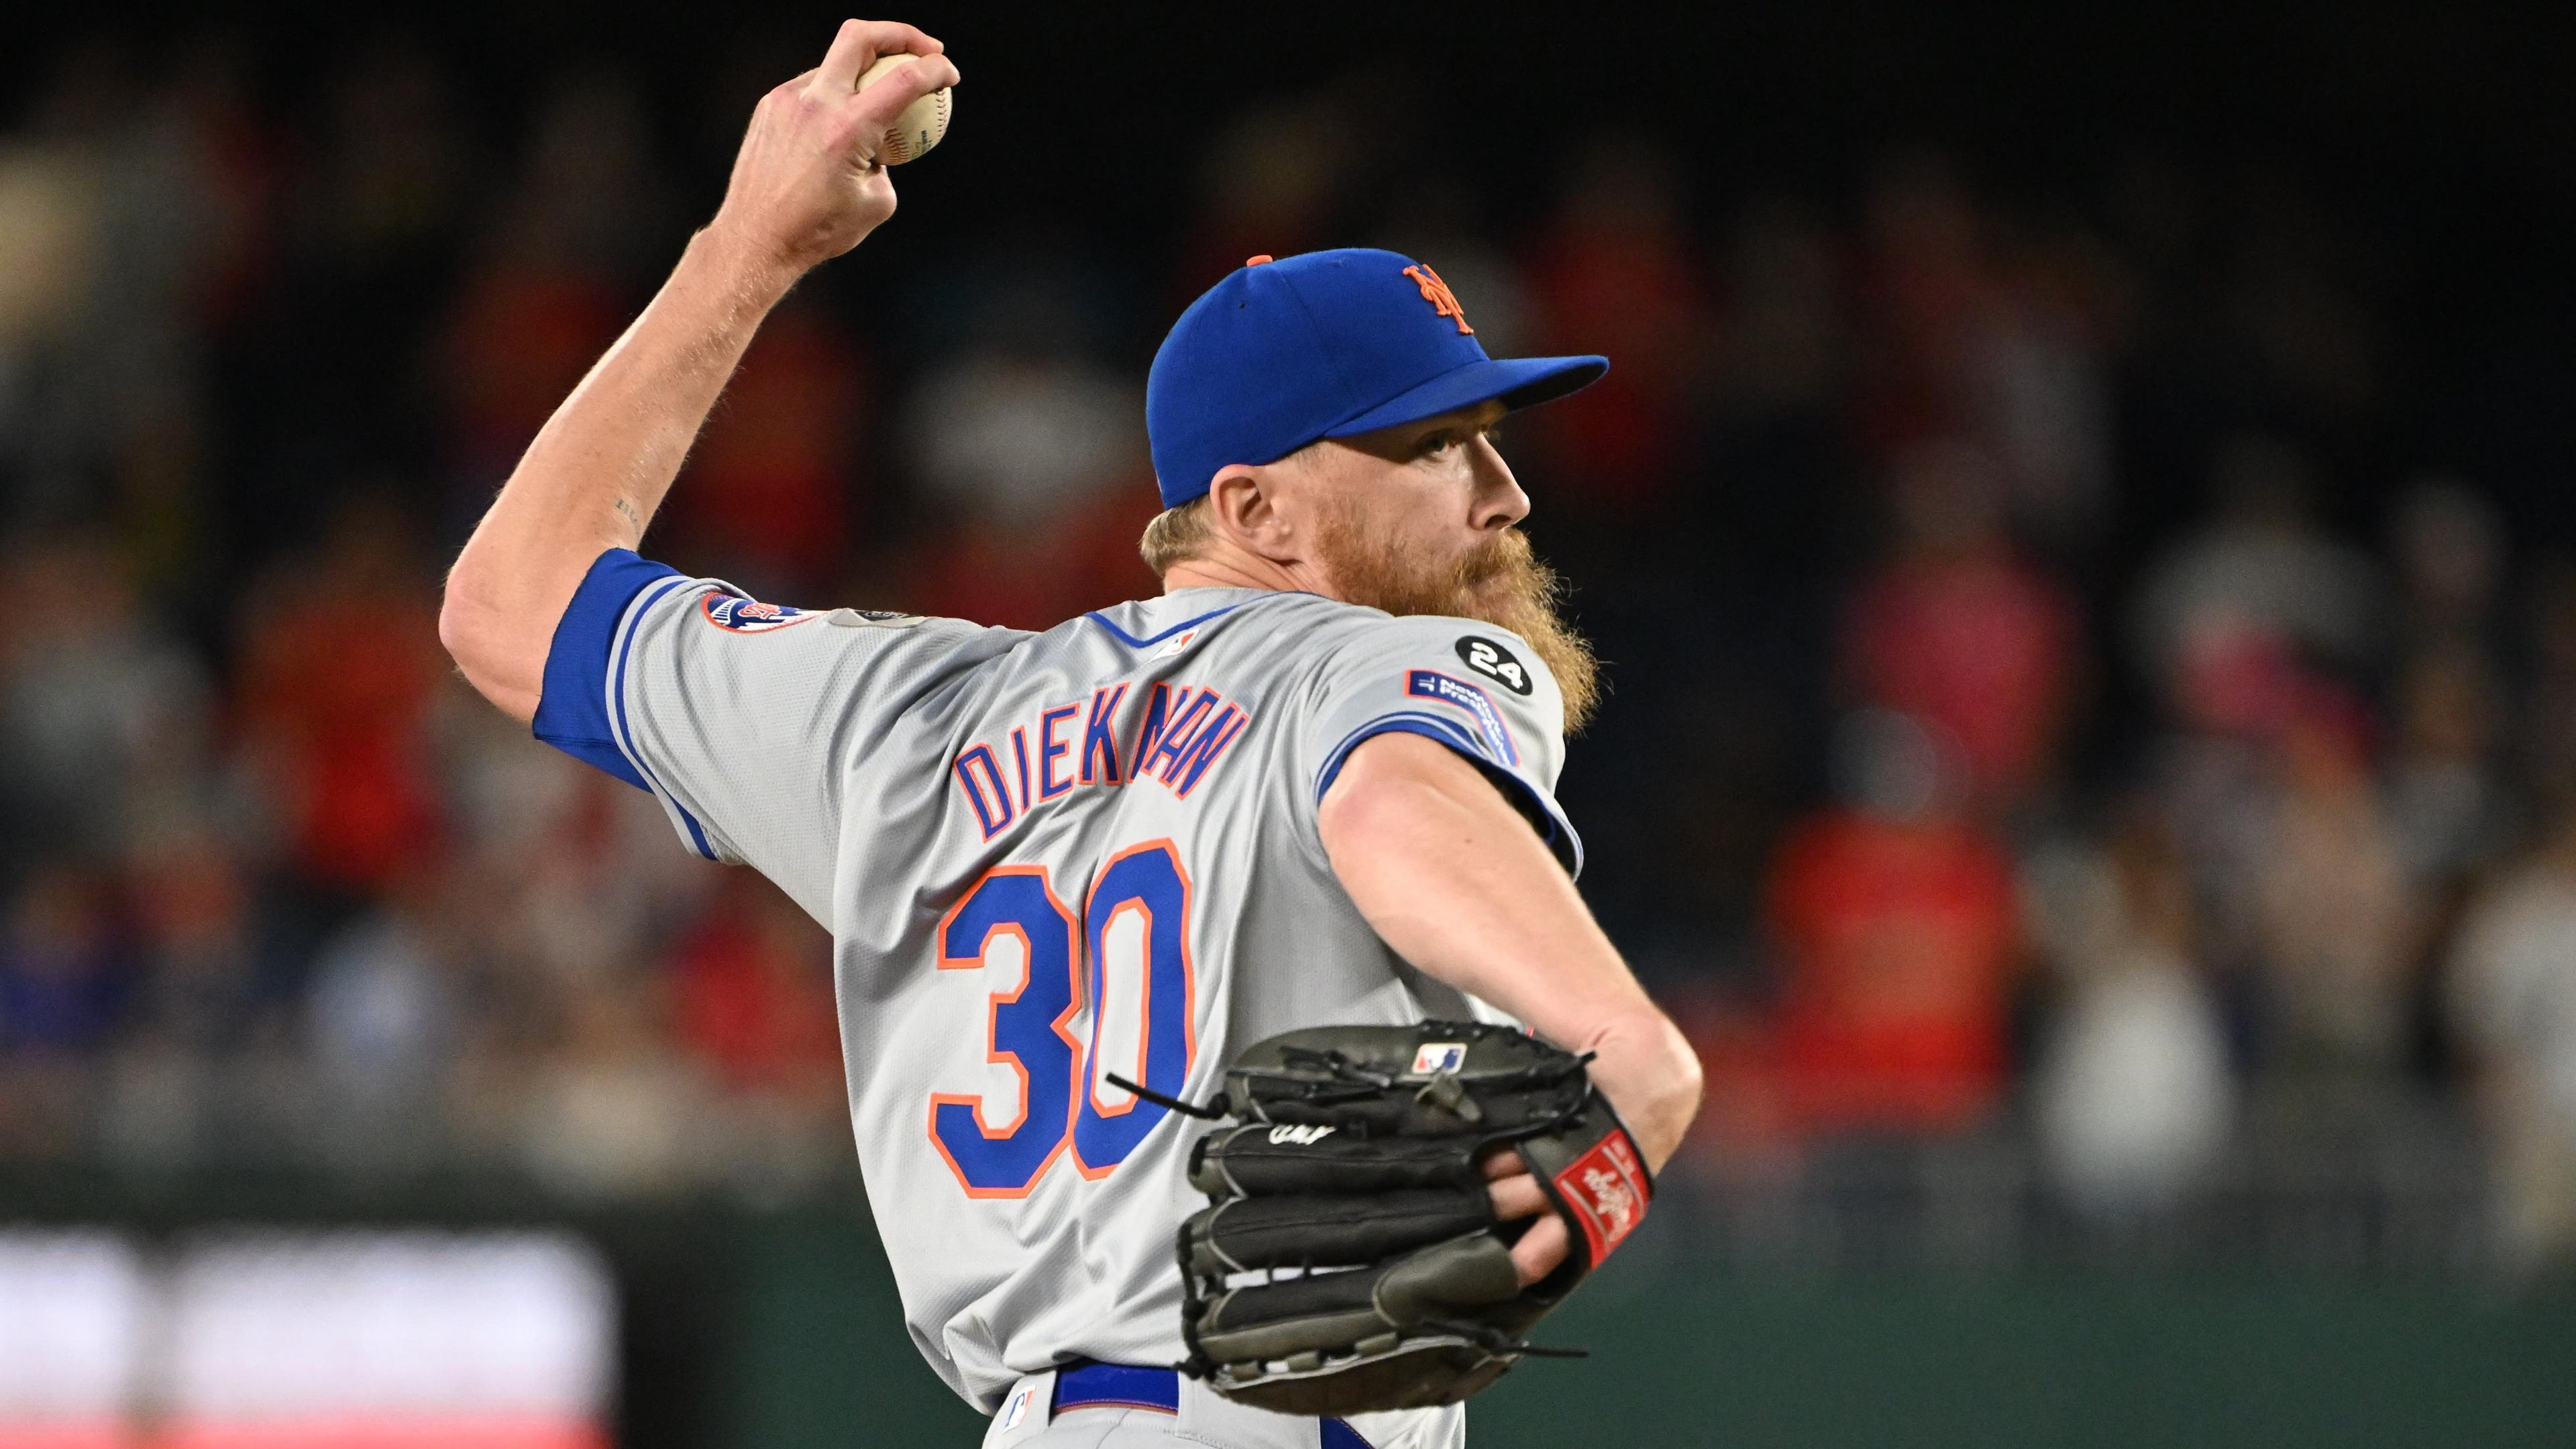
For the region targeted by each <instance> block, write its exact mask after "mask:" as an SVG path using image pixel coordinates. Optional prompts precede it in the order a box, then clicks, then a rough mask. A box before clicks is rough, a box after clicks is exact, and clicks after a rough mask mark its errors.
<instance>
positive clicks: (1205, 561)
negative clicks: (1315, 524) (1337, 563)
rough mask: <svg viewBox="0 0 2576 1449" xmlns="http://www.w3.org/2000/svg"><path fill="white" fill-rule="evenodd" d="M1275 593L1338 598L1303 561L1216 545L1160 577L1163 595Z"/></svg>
mask: <svg viewBox="0 0 2576 1449" xmlns="http://www.w3.org/2000/svg"><path fill="white" fill-rule="evenodd" d="M1211 588H1212V589H1276V590H1280V591H1284V592H1300V593H1309V594H1321V595H1323V596H1324V597H1326V598H1328V599H1331V598H1339V597H1340V595H1338V594H1336V593H1334V592H1333V589H1332V586H1331V584H1329V583H1328V582H1327V581H1326V580H1325V579H1324V577H1323V574H1322V573H1321V571H1319V570H1317V569H1316V568H1315V567H1314V566H1313V565H1311V564H1308V563H1306V562H1304V561H1303V560H1293V559H1292V560H1288V561H1285V562H1282V561H1280V560H1277V559H1268V558H1263V557H1261V556H1260V555H1259V554H1255V553H1249V552H1246V551H1244V550H1242V549H1236V548H1229V547H1226V546H1225V545H1224V544H1222V543H1220V544H1219V546H1218V547H1217V548H1215V549H1213V550H1211V551H1210V552H1209V554H1208V555H1207V556H1206V557H1204V558H1189V559H1183V560H1181V561H1180V562H1179V563H1176V564H1174V565H1172V567H1171V571H1170V572H1168V573H1166V574H1164V575H1163V592H1164V593H1167V594H1168V593H1171V592H1172V591H1173V590H1175V589H1211Z"/></svg>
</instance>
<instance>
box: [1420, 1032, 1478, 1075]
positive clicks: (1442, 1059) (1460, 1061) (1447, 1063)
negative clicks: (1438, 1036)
mask: <svg viewBox="0 0 2576 1449" xmlns="http://www.w3.org/2000/svg"><path fill="white" fill-rule="evenodd" d="M1466 1064H1467V1044H1466V1043H1465V1042H1463V1041H1427V1042H1424V1043H1423V1044H1422V1045H1421V1047H1420V1048H1419V1049H1417V1050H1416V1051H1415V1052H1414V1053H1413V1070H1414V1071H1415V1072H1416V1073H1418V1074H1420V1075H1422V1076H1426V1077H1428V1076H1434V1075H1437V1074H1439V1073H1441V1072H1454V1071H1456V1070H1458V1069H1459V1068H1460V1067H1463V1066H1465V1065H1466Z"/></svg>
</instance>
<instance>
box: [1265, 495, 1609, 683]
mask: <svg viewBox="0 0 2576 1449" xmlns="http://www.w3.org/2000/svg"><path fill="white" fill-rule="evenodd" d="M1366 512H1367V510H1365V509H1364V508H1361V507H1359V506H1357V505H1356V503H1355V502H1354V501H1352V500H1350V499H1348V498H1345V499H1343V500H1339V503H1338V506H1334V507H1331V508H1329V509H1327V510H1326V512H1325V513H1324V515H1323V520H1322V521H1323V525H1324V526H1323V527H1321V528H1320V529H1318V530H1317V533H1316V538H1315V554H1316V557H1317V560H1318V562H1320V563H1321V564H1322V565H1323V567H1324V570H1325V572H1326V573H1327V574H1329V575H1330V576H1331V578H1332V580H1333V585H1334V594H1335V596H1336V597H1338V598H1341V599H1343V600H1346V601H1348V602H1350V603H1354V604H1365V605H1367V606H1368V607H1370V608H1372V609H1384V610H1385V611H1386V612H1388V613H1390V614H1398V615H1404V614H1438V615H1448V616H1453V617H1457V618H1464V619H1480V620H1482V621H1484V622H1485V623H1488V624H1492V625H1495V626H1497V627H1499V628H1504V629H1509V630H1511V631H1512V632H1513V633H1515V634H1518V635H1520V636H1521V637H1522V638H1523V639H1526V640H1528V641H1529V644H1530V647H1531V648H1532V649H1533V650H1535V651H1537V654H1538V657H1539V659H1540V660H1541V661H1542V662H1543V663H1545V664H1546V665H1547V669H1548V673H1550V674H1552V675H1554V676H1556V684H1557V688H1558V690H1559V691H1560V692H1561V693H1563V694H1564V696H1565V732H1566V733H1567V734H1573V733H1575V732H1576V731H1578V730H1580V729H1582V728H1583V726H1584V725H1585V724H1586V723H1588V722H1590V720H1591V718H1592V710H1593V707H1594V706H1595V705H1596V704H1597V703H1599V700H1600V665H1599V662H1598V661H1596V660H1595V659H1594V658H1593V656H1592V646H1591V645H1590V644H1588V643H1586V642H1584V639H1583V636H1582V635H1580V634H1577V633H1576V632H1574V629H1573V628H1572V626H1570V625H1568V624H1567V623H1566V622H1565V620H1564V619H1563V618H1562V617H1560V616H1559V615H1558V613H1557V603H1558V601H1559V600H1560V599H1561V598H1562V597H1563V596H1564V592H1565V584H1564V581H1563V580H1562V579H1561V578H1559V577H1558V575H1557V572H1556V570H1554V569H1552V568H1549V567H1548V566H1547V565H1545V564H1543V563H1540V562H1539V561H1538V557H1537V555H1536V554H1534V553H1532V552H1531V550H1530V543H1529V539H1528V537H1527V536H1526V535H1524V534H1523V533H1522V532H1521V531H1520V530H1519V529H1517V528H1506V529H1501V530H1498V531H1496V532H1493V533H1489V534H1486V535H1485V536H1484V538H1483V539H1482V540H1481V541H1480V542H1479V543H1477V544H1476V545H1475V547H1474V548H1473V549H1472V550H1470V551H1469V553H1468V554H1467V556H1466V557H1464V558H1462V559H1459V560H1457V561H1455V562H1454V563H1453V562H1443V561H1441V560H1438V559H1434V558H1427V557H1425V556H1424V555H1423V553H1422V551H1421V550H1419V549H1415V548H1410V547H1408V546H1407V545H1406V542H1405V541H1404V540H1403V539H1401V538H1399V537H1397V536H1396V535H1395V534H1394V533H1393V532H1392V531H1390V530H1387V529H1384V528H1372V527H1370V524H1369V520H1368V518H1367V517H1366V516H1365V515H1366Z"/></svg>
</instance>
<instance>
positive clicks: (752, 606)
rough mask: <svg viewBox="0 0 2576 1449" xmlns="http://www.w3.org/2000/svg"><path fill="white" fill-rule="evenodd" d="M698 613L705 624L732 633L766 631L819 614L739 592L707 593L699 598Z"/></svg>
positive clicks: (802, 621) (782, 627)
mask: <svg viewBox="0 0 2576 1449" xmlns="http://www.w3.org/2000/svg"><path fill="white" fill-rule="evenodd" d="M698 612H699V613H701V614H704V615H705V616H706V620H707V622H708V623H710V624H713V625H715V626H716V627H717V628H719V629H722V630H725V631H726V632H727V633H732V634H765V633H767V632H769V631H770V630H772V629H784V628H786V627H787V626H788V625H790V624H802V623H804V622H805V621H806V620H808V619H812V618H816V617H818V616H816V615H814V614H809V613H807V612H806V611H805V610H803V609H791V608H789V607H788V606H786V605H785V604H764V603H761V602H759V601H757V600H754V599H746V598H744V597H742V596H741V595H739V594H707V595H703V596H702V597H700V599H699V600H698Z"/></svg>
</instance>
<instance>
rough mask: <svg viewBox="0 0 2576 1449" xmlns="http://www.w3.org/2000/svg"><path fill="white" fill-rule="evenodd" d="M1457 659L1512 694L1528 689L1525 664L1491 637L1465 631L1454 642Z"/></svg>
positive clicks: (1528, 676) (1525, 692)
mask: <svg viewBox="0 0 2576 1449" xmlns="http://www.w3.org/2000/svg"><path fill="white" fill-rule="evenodd" d="M1458 658H1459V659H1460V660H1461V661H1462V662H1464V663H1465V664H1466V666H1467V667H1468V668H1470V669H1472V670H1474V671H1476V672H1477V673H1478V674H1481V675H1483V676H1485V677H1486V678H1487V679H1490V680H1492V681H1494V682H1495V683H1497V684H1499V685H1501V686H1502V687H1503V688H1505V689H1508V690H1510V691H1511V692H1512V693H1514V694H1520V695H1526V694H1528V693H1529V692H1530V672H1529V666H1528V665H1526V664H1523V663H1521V661H1520V659H1519V658H1518V656H1516V655H1514V654H1513V653H1512V651H1510V650H1509V649H1506V648H1504V647H1503V646H1502V645H1500V644H1497V643H1495V642H1494V641H1493V640H1491V639H1486V638H1482V637H1480V636H1478V635H1474V634H1469V635H1467V636H1466V637H1465V638H1462V639H1460V640H1459V641H1458Z"/></svg>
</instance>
